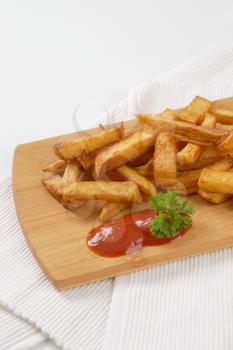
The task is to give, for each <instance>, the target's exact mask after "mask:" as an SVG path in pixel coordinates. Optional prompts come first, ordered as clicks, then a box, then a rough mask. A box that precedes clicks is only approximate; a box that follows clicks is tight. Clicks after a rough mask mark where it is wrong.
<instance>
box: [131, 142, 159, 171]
mask: <svg viewBox="0 0 233 350" xmlns="http://www.w3.org/2000/svg"><path fill="white" fill-rule="evenodd" d="M153 156H154V147H153V148H152V149H151V150H150V151H149V152H146V153H144V154H142V155H140V156H139V157H138V158H135V159H132V160H130V161H129V162H127V165H128V166H130V167H132V168H135V167H140V166H142V165H145V164H146V163H147V162H148V161H149V160H150V159H151V158H153Z"/></svg>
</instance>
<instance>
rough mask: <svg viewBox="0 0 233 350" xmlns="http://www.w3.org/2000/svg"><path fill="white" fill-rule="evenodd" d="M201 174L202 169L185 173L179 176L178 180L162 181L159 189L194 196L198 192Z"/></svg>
mask: <svg viewBox="0 0 233 350" xmlns="http://www.w3.org/2000/svg"><path fill="white" fill-rule="evenodd" d="M200 173H201V170H200V169H198V170H190V171H183V172H180V173H178V174H177V178H176V179H162V180H161V181H160V182H159V186H158V187H159V188H161V189H163V190H170V191H174V192H176V193H178V194H180V195H189V194H194V193H197V191H198V179H199V176H200Z"/></svg>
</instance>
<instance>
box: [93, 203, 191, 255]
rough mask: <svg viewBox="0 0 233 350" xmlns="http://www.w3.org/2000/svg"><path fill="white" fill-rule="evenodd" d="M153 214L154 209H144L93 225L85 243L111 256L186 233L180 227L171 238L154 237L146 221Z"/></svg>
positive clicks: (155, 244)
mask: <svg viewBox="0 0 233 350" xmlns="http://www.w3.org/2000/svg"><path fill="white" fill-rule="evenodd" d="M155 215H156V213H155V211H154V210H151V209H145V210H142V211H138V212H136V213H130V214H127V215H125V216H122V217H119V218H117V219H115V220H112V221H110V222H107V223H105V224H103V225H100V226H98V227H94V228H93V229H92V230H91V231H90V232H89V234H88V236H87V245H88V247H89V248H90V249H91V250H92V251H93V252H94V253H95V254H98V255H101V256H104V257H108V258H113V257H118V256H122V255H126V254H131V253H133V252H135V251H137V250H139V249H141V248H142V247H143V246H158V245H162V244H167V243H170V242H171V241H173V240H174V239H176V238H178V237H181V236H183V235H184V234H185V233H186V231H187V229H186V230H185V229H181V230H179V231H177V234H176V236H174V237H172V238H158V237H154V236H153V235H152V234H151V233H150V231H149V229H148V223H149V222H150V220H151V219H153V218H154V217H155Z"/></svg>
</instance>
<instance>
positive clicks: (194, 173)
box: [177, 169, 201, 188]
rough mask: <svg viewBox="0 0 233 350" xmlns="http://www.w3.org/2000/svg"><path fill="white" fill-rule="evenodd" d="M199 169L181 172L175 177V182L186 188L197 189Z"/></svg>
mask: <svg viewBox="0 0 233 350" xmlns="http://www.w3.org/2000/svg"><path fill="white" fill-rule="evenodd" d="M200 174H201V169H195V170H189V171H182V172H180V173H179V174H178V175H177V180H178V181H180V182H182V183H183V185H184V186H185V187H186V188H193V187H197V185H198V180H199V176H200Z"/></svg>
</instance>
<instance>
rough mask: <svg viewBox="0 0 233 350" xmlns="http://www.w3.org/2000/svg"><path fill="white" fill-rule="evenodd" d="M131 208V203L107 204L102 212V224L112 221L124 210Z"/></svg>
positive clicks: (100, 217)
mask: <svg viewBox="0 0 233 350" xmlns="http://www.w3.org/2000/svg"><path fill="white" fill-rule="evenodd" d="M129 206H130V204H129V203H111V202H106V203H105V204H104V206H103V208H102V210H101V213H100V216H99V219H100V221H101V222H106V221H110V220H111V219H112V218H114V217H115V216H116V215H117V214H119V213H120V212H121V211H122V210H124V209H126V208H128V207H129Z"/></svg>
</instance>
